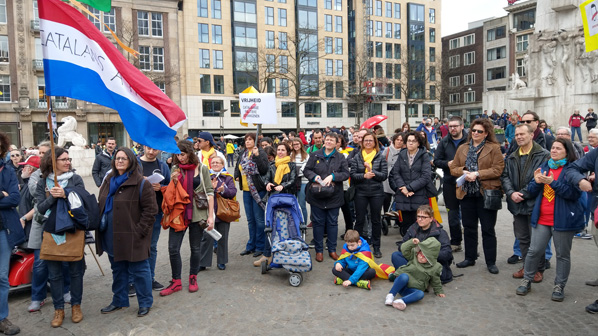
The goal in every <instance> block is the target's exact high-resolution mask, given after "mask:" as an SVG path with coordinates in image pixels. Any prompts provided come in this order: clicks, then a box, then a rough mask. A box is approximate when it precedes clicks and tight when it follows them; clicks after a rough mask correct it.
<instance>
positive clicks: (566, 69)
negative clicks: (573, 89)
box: [557, 29, 575, 83]
mask: <svg viewBox="0 0 598 336" xmlns="http://www.w3.org/2000/svg"><path fill="white" fill-rule="evenodd" d="M573 37H575V34H573V35H571V34H569V33H567V31H565V30H564V29H561V30H560V31H559V32H558V33H557V39H558V41H559V42H560V44H561V45H562V46H563V58H562V59H561V66H562V67H563V74H564V75H565V79H566V80H567V82H568V83H571V82H572V81H573V78H572V76H571V71H570V70H571V67H570V64H569V58H570V57H571V41H572V40H573Z"/></svg>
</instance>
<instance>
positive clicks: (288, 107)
mask: <svg viewBox="0 0 598 336" xmlns="http://www.w3.org/2000/svg"><path fill="white" fill-rule="evenodd" d="M287 96H288V95H287ZM281 110H282V117H283V118H295V117H296V116H297V115H296V113H295V103H293V102H282V104H281Z"/></svg>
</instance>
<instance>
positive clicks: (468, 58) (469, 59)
mask: <svg viewBox="0 0 598 336" xmlns="http://www.w3.org/2000/svg"><path fill="white" fill-rule="evenodd" d="M472 64H475V51H470V52H466V53H465V54H463V65H472Z"/></svg>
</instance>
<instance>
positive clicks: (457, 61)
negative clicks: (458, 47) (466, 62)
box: [449, 55, 461, 69]
mask: <svg viewBox="0 0 598 336" xmlns="http://www.w3.org/2000/svg"><path fill="white" fill-rule="evenodd" d="M460 66H461V55H454V56H450V57H449V68H451V69H454V68H458V67H460Z"/></svg>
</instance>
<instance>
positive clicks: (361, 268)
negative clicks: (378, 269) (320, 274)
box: [333, 237, 371, 285]
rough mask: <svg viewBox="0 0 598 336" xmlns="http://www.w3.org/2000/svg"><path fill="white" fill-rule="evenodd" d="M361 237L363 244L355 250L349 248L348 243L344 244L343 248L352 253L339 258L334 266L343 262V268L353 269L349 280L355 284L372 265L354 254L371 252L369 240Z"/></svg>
mask: <svg viewBox="0 0 598 336" xmlns="http://www.w3.org/2000/svg"><path fill="white" fill-rule="evenodd" d="M359 239H360V242H361V245H359V247H358V248H357V250H355V251H351V250H349V249H348V248H347V243H345V244H344V246H343V250H344V251H347V252H348V253H351V255H350V256H348V257H345V258H339V259H338V260H337V261H336V262H335V263H334V266H333V267H336V264H341V266H343V269H348V270H351V271H352V272H353V274H351V277H349V281H351V284H353V285H354V284H356V283H357V281H359V278H361V276H362V275H363V273H365V271H367V269H368V268H370V265H369V264H368V263H367V262H365V261H364V260H361V259H359V258H358V257H356V256H355V255H354V254H356V253H359V252H370V253H371V251H370V246H369V244H368V243H367V241H366V240H365V239H363V238H361V237H359Z"/></svg>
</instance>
